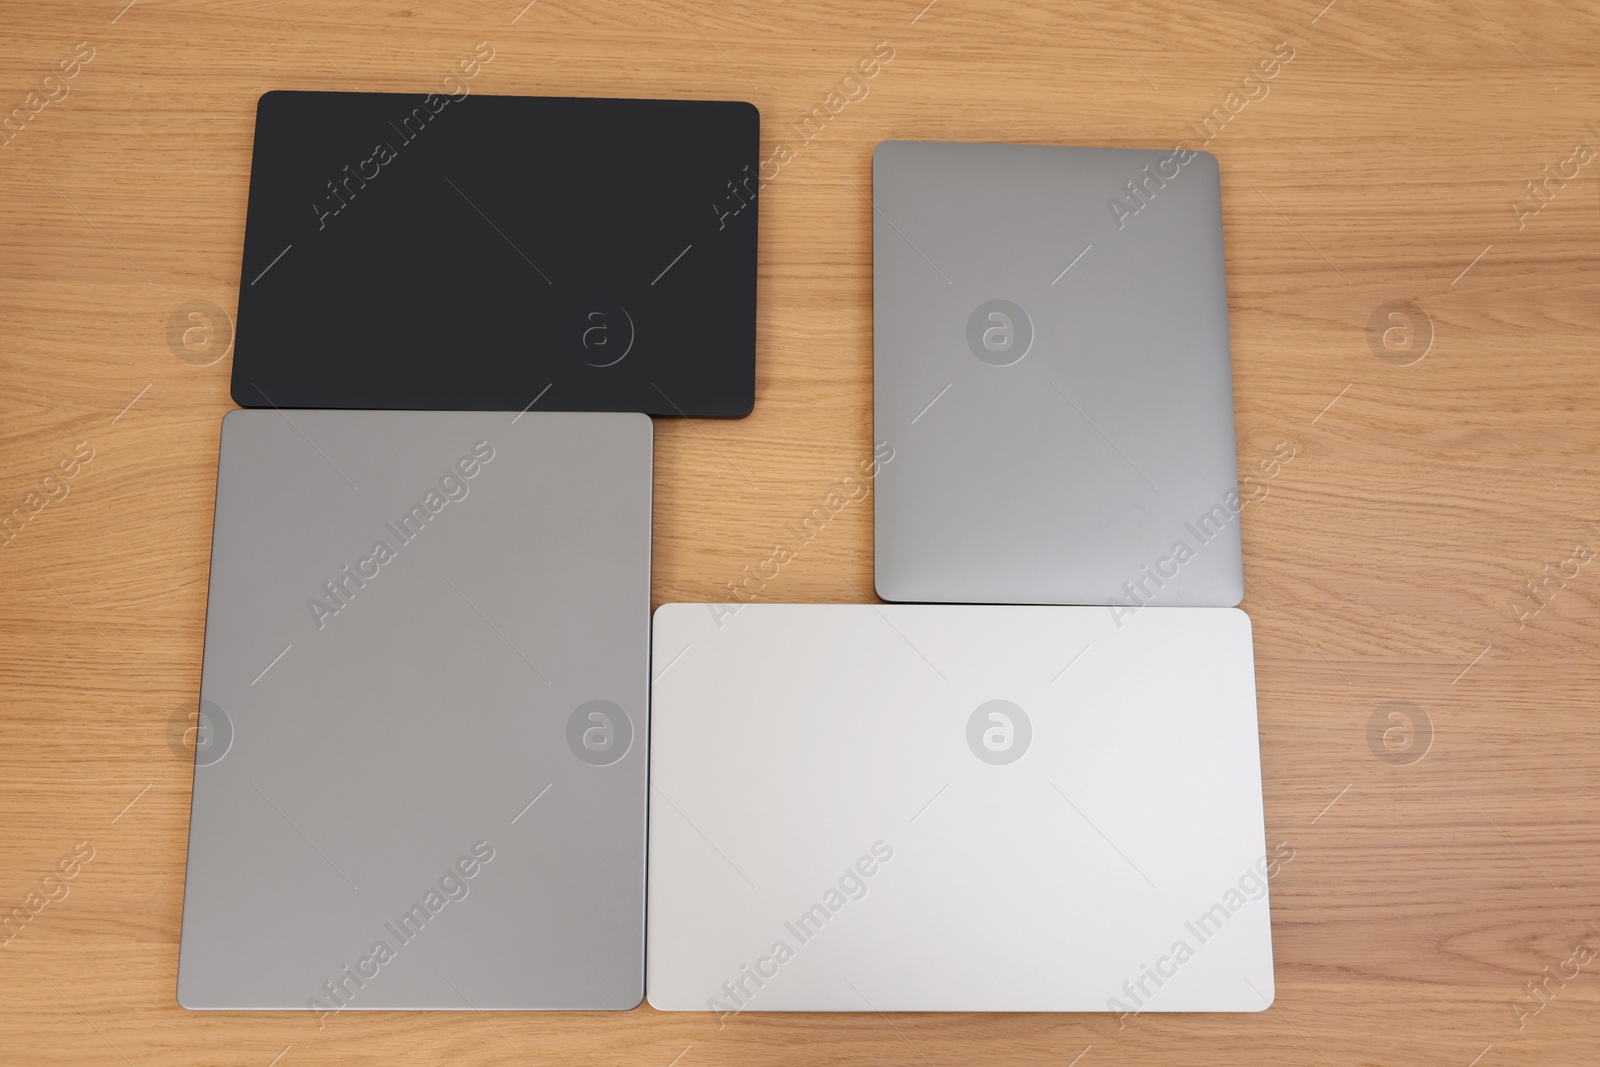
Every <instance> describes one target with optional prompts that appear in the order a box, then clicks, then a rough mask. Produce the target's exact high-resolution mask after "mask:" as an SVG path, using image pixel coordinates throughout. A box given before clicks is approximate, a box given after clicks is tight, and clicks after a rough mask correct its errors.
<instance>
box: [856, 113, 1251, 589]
mask: <svg viewBox="0 0 1600 1067" xmlns="http://www.w3.org/2000/svg"><path fill="white" fill-rule="evenodd" d="M872 173H873V207H874V211H873V230H872V279H873V387H874V396H873V424H874V425H873V433H874V438H873V440H875V441H882V442H887V443H888V445H889V446H890V447H892V448H893V449H894V453H895V460H894V462H893V463H892V464H888V465H885V467H884V469H883V472H882V474H880V475H879V477H878V479H877V483H876V486H875V489H874V500H875V504H874V508H875V514H876V545H875V562H876V581H877V589H878V594H879V595H880V596H882V597H883V598H884V599H885V600H896V601H934V602H946V603H951V602H955V603H1007V604H1013V603H1015V604H1033V603H1038V604H1101V605H1104V604H1120V605H1122V606H1124V607H1125V608H1129V609H1134V610H1137V609H1138V608H1140V607H1143V606H1144V605H1147V604H1154V605H1191V606H1210V607H1229V606H1233V605H1236V604H1238V603H1239V601H1240V599H1241V598H1242V597H1243V592H1244V572H1243V567H1242V563H1241V552H1240V538H1239V511H1240V509H1241V507H1242V503H1241V501H1240V499H1239V482H1238V471H1237V460H1236V457H1235V449H1234V424H1233V391H1232V372H1231V369H1230V363H1229V352H1228V294H1227V286H1226V282H1225V271H1224V262H1223V245H1222V203H1221V195H1220V183H1219V178H1218V169H1217V161H1216V158H1215V157H1214V156H1211V155H1209V154H1208V153H1205V152H1194V151H1189V150H1187V149H1182V148H1180V149H1167V150H1160V151H1145V150H1133V149H1114V148H1061V147H1051V146H1042V145H1004V144H931V143H918V142H907V141H886V142H884V143H882V144H880V145H878V147H877V150H876V151H875V152H874V154H873V165H872Z"/></svg>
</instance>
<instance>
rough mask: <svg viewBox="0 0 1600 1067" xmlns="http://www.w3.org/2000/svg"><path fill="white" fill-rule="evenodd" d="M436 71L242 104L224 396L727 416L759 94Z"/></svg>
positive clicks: (740, 406) (752, 254)
mask: <svg viewBox="0 0 1600 1067" xmlns="http://www.w3.org/2000/svg"><path fill="white" fill-rule="evenodd" d="M492 52H493V49H492V48H490V49H488V50H487V53H486V54H489V55H490V57H491V59H492ZM463 62H464V63H467V65H468V67H469V68H473V69H475V70H476V71H478V72H479V74H481V73H482V72H483V71H484V70H486V69H487V70H492V69H493V68H492V66H490V67H486V66H485V63H486V62H487V61H485V60H482V59H481V58H479V59H474V60H471V61H470V62H469V61H466V60H464V61H463ZM446 82H448V86H449V87H447V86H446V84H445V83H440V84H438V85H437V86H436V87H435V91H434V92H430V93H324V92H271V93H267V94H266V95H265V96H263V97H262V98H261V101H260V104H259V106H258V107H257V111H256V134H255V149H254V153H253V155H252V158H251V173H250V203H249V212H248V217H247V220H246V223H245V241H244V261H243V266H242V269H241V273H240V280H239V321H238V330H237V338H236V342H235V347H234V357H233V398H234V400H235V401H237V402H238V403H240V404H243V405H245V406H246V407H269V406H273V405H276V406H278V407H283V408H296V407H307V408H309V407H350V408H429V409H436V410H450V409H488V410H502V411H513V412H515V411H521V410H523V409H524V408H527V407H529V406H530V405H531V406H533V407H534V408H535V409H536V410H556V411H639V412H645V413H648V414H654V415H674V416H676V415H688V416H694V417H707V418H715V417H739V416H742V415H746V414H748V413H749V411H750V409H751V405H752V404H753V403H754V400H755V348H756V318H755V314H756V312H755V308H756V215H757V212H758V210H759V209H758V196H757V192H758V189H759V185H760V183H759V180H758V178H757V174H756V172H757V169H758V155H757V153H758V146H759V141H760V116H759V115H758V113H757V111H756V109H755V108H754V107H753V106H752V105H750V104H746V103H739V102H734V101H712V100H612V99H572V98H549V97H513V96H490V95H487V94H483V93H480V92H474V91H473V84H472V81H471V78H469V77H464V76H455V75H452V76H451V77H450V78H448V79H446Z"/></svg>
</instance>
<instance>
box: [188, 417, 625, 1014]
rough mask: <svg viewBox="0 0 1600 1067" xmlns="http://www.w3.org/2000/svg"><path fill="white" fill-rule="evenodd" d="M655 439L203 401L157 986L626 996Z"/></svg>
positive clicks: (609, 1001) (311, 1009)
mask: <svg viewBox="0 0 1600 1067" xmlns="http://www.w3.org/2000/svg"><path fill="white" fill-rule="evenodd" d="M651 434H652V431H651V425H650V420H649V419H648V418H647V417H645V416H643V415H637V414H568V413H542V414H541V413H531V412H530V413H526V414H522V415H520V416H517V415H515V414H514V413H510V412H507V413H499V412H467V413H457V412H425V411H394V412H388V411H339V410H320V411H274V410H252V411H235V412H233V413H231V414H229V415H228V416H227V417H226V418H225V419H224V420H223V426H222V445H221V460H220V465H219V469H218V474H217V505H216V527H215V535H214V538H213V543H212V559H211V588H210V597H209V601H208V605H207V614H206V643H205V662H204V673H203V679H202V682H201V689H200V699H201V704H200V708H201V716H200V733H199V737H198V738H197V741H198V744H197V753H196V761H195V762H196V767H195V775H194V803H193V809H192V814H191V821H190V830H189V860H188V879H187V884H186V886H185V890H184V907H183V937H182V945H181V949H180V956H179V963H178V1000H179V1002H180V1003H181V1004H182V1005H183V1006H185V1007H188V1008H224V1009H247V1008H266V1009H298V1010H302V1011H305V1012H307V1013H308V1015H307V1020H308V1021H307V1023H306V1025H307V1028H308V1030H309V1029H310V1028H311V1025H312V1023H313V1022H314V1023H316V1024H317V1025H318V1026H328V1025H336V1020H337V1018H338V1016H339V1014H340V1013H341V1012H344V1011H349V1010H357V1011H359V1010H365V1009H374V1008H405V1009H414V1008H434V1009H460V1010H471V1009H482V1010H486V1011H487V1010H491V1009H517V1008H523V1009H526V1008H594V1009H604V1008H613V1009H626V1008H631V1007H634V1006H635V1005H636V1004H638V1002H639V1000H640V999H641V997H642V994H643V970H644V956H643V949H644V849H645V810H646V800H647V796H646V777H645V775H646V753H647V737H648V726H649V723H648V717H647V696H648V685H649V624H650V615H649V611H650V603H649V598H650V493H651V454H652V436H651Z"/></svg>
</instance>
